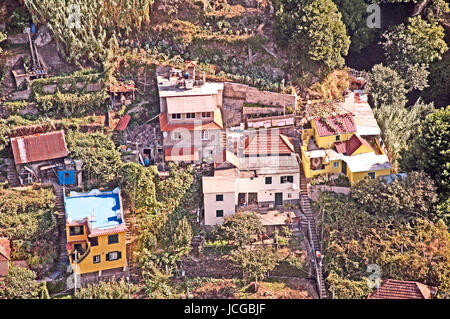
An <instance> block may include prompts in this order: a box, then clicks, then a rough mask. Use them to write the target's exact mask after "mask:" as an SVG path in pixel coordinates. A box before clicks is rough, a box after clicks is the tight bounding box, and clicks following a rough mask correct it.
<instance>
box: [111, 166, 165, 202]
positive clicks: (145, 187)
mask: <svg viewBox="0 0 450 319" xmlns="http://www.w3.org/2000/svg"><path fill="white" fill-rule="evenodd" d="M157 176H158V171H157V168H156V167H149V168H146V167H143V166H142V165H139V164H137V163H134V162H129V163H126V164H124V165H123V166H122V167H121V168H120V170H119V186H120V188H121V190H122V191H123V193H124V194H125V196H126V197H127V198H128V199H129V200H130V203H131V210H132V211H134V210H135V209H147V210H150V209H152V208H155V207H156V206H157V202H156V185H155V182H157Z"/></svg>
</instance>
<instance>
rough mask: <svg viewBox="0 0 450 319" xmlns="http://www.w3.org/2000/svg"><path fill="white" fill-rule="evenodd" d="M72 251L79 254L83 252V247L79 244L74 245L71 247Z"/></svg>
mask: <svg viewBox="0 0 450 319" xmlns="http://www.w3.org/2000/svg"><path fill="white" fill-rule="evenodd" d="M73 250H74V251H75V250H76V251H77V252H81V251H82V250H83V246H82V245H81V244H75V245H73Z"/></svg>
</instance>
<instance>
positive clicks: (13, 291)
mask: <svg viewBox="0 0 450 319" xmlns="http://www.w3.org/2000/svg"><path fill="white" fill-rule="evenodd" d="M39 286H40V284H39V282H38V281H36V273H35V272H34V271H32V270H29V269H27V268H25V267H20V266H19V267H14V266H12V267H10V268H9V271H8V275H7V276H6V279H5V282H4V287H3V288H2V289H1V290H0V295H1V296H3V297H5V298H7V299H33V298H38V295H39V290H40V289H39Z"/></svg>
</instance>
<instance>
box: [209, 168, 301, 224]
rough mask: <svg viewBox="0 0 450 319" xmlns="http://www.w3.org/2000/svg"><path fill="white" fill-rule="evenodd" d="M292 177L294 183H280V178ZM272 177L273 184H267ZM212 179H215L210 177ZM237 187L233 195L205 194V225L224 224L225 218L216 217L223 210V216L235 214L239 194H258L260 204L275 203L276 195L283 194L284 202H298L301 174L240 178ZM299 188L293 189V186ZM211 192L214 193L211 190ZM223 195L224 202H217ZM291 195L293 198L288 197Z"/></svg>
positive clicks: (228, 193) (218, 181) (218, 185)
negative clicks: (217, 197) (218, 211)
mask: <svg viewBox="0 0 450 319" xmlns="http://www.w3.org/2000/svg"><path fill="white" fill-rule="evenodd" d="M288 175H292V176H293V177H294V183H284V184H281V183H280V176H288ZM266 176H271V177H272V184H267V185H266V184H265V177H266ZM209 178H210V179H215V178H213V177H209ZM236 182H237V187H236V192H235V193H231V192H227V193H220V192H217V193H204V194H203V195H204V199H203V203H204V211H205V225H215V224H218V223H222V222H223V218H220V217H216V210H218V209H222V210H223V215H224V217H225V216H231V215H233V214H234V213H235V205H237V204H238V194H239V193H255V192H256V193H258V202H273V203H275V193H281V192H282V193H283V201H289V200H296V199H297V200H298V199H299V198H300V197H299V191H300V190H299V187H300V174H299V173H291V174H285V173H283V174H274V175H261V176H258V177H257V178H254V179H253V180H252V179H250V178H239V179H237V180H236ZM217 183H218V184H217V188H218V190H220V187H221V185H220V179H217ZM294 184H295V185H296V186H297V188H296V189H293V185H294ZM208 191H209V192H211V191H213V190H211V189H209V190H208ZM217 194H223V201H219V202H217V201H216V195H217ZM288 194H291V198H289V197H288Z"/></svg>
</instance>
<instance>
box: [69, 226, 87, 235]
mask: <svg viewBox="0 0 450 319" xmlns="http://www.w3.org/2000/svg"><path fill="white" fill-rule="evenodd" d="M69 232H70V236H77V235H83V233H84V231H83V226H71V227H70V229H69Z"/></svg>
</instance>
